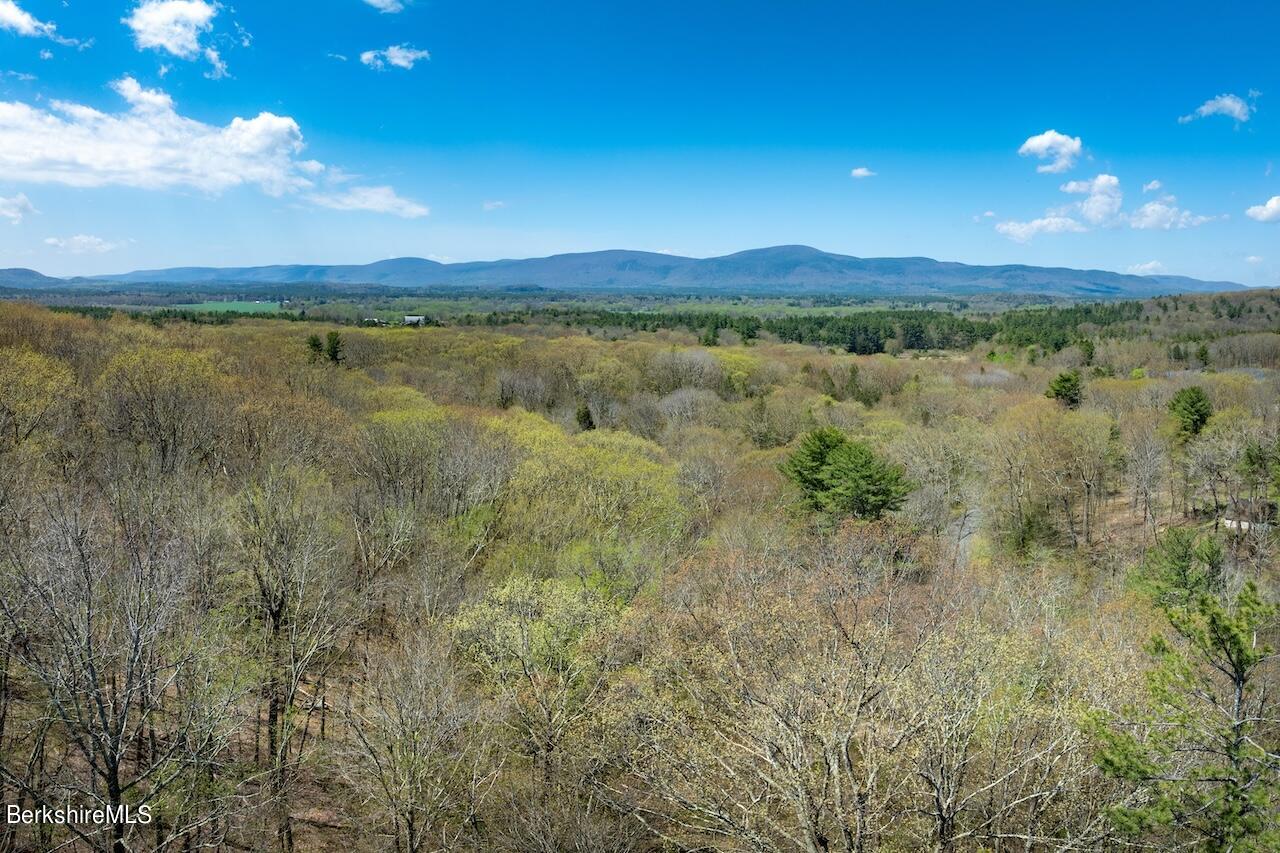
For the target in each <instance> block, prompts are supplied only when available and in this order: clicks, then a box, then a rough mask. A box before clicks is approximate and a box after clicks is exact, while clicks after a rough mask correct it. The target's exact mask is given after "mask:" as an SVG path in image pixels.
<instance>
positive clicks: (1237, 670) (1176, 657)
mask: <svg viewBox="0 0 1280 853" xmlns="http://www.w3.org/2000/svg"><path fill="white" fill-rule="evenodd" d="M1188 542H1189V540H1188V539H1186V538H1182V539H1180V540H1179V541H1178V542H1177V543H1176V544H1175V547H1174V549H1173V551H1174V553H1175V557H1174V559H1173V561H1172V562H1173V563H1174V564H1182V565H1183V566H1186V561H1185V557H1186V556H1188V555H1187V553H1186V550H1185V548H1184V546H1185V545H1187V544H1188ZM1162 559H1163V558H1162ZM1192 562H1194V560H1193V561H1192ZM1152 583H1153V585H1154V590H1153V591H1154V592H1156V603H1157V606H1158V607H1159V608H1160V611H1161V612H1162V613H1163V614H1164V616H1165V618H1166V620H1167V623H1168V626H1169V629H1170V631H1169V632H1168V634H1167V635H1157V636H1156V637H1154V638H1153V639H1152V640H1151V642H1150V643H1149V644H1148V652H1149V653H1150V655H1151V656H1152V659H1153V661H1154V663H1155V667H1154V669H1153V670H1152V672H1150V673H1149V676H1148V693H1149V697H1150V702H1149V704H1148V706H1147V707H1146V708H1144V709H1132V710H1130V711H1129V712H1128V713H1127V714H1126V716H1127V717H1128V719H1124V720H1106V719H1104V718H1103V717H1102V716H1100V715H1095V716H1094V717H1092V718H1091V725H1092V727H1093V729H1094V732H1095V734H1096V735H1097V737H1098V739H1099V741H1100V743H1101V747H1100V749H1099V750H1098V752H1097V756H1096V757H1097V760H1098V763H1099V765H1100V767H1101V768H1102V770H1103V771H1104V772H1105V773H1107V774H1109V775H1111V776H1115V777H1118V778H1121V779H1127V780H1130V781H1132V782H1136V783H1139V784H1140V785H1142V786H1144V790H1142V791H1141V792H1140V796H1139V797H1136V798H1134V800H1133V803H1134V804H1133V805H1128V804H1126V805H1123V806H1117V807H1114V808H1112V809H1111V810H1110V816H1111V818H1112V820H1113V821H1114V823H1115V824H1116V826H1117V828H1118V829H1120V830H1121V831H1122V832H1125V833H1127V834H1130V835H1134V836H1138V837H1140V838H1143V839H1145V840H1148V841H1150V842H1153V843H1156V844H1159V845H1161V846H1162V848H1163V849H1173V848H1175V847H1176V848H1184V847H1194V848H1196V849H1202V850H1210V851H1269V850H1277V849H1280V824H1278V823H1277V815H1278V814H1280V753H1278V752H1277V751H1276V743H1275V738H1274V723H1275V719H1276V716H1277V709H1276V708H1275V702H1274V699H1273V698H1272V693H1273V691H1269V690H1268V689H1267V688H1266V686H1265V683H1266V680H1267V679H1268V678H1271V677H1274V676H1273V675H1270V674H1268V673H1266V672H1265V670H1267V669H1268V668H1274V665H1275V662H1276V655H1275V652H1274V650H1273V649H1271V648H1270V647H1269V646H1267V645H1266V644H1265V643H1263V642H1261V640H1260V638H1259V634H1260V633H1261V632H1262V631H1263V630H1265V629H1267V628H1268V627H1269V626H1271V625H1272V624H1273V623H1274V619H1275V616H1276V607H1275V606H1274V605H1272V604H1268V603H1266V602H1265V601H1263V599H1262V596H1261V595H1260V594H1259V592H1258V589H1257V587H1256V586H1255V585H1254V583H1253V582H1252V581H1249V582H1248V583H1246V584H1245V585H1244V587H1243V588H1242V589H1241V590H1240V592H1239V593H1238V594H1237V595H1235V597H1234V598H1232V599H1229V600H1225V601H1224V600H1223V599H1222V598H1221V597H1220V596H1219V595H1215V594H1214V593H1212V592H1211V591H1208V589H1209V587H1211V586H1212V584H1211V583H1210V579H1209V578H1208V577H1207V576H1206V575H1204V574H1203V573H1198V572H1195V571H1192V572H1191V573H1189V574H1187V575H1185V576H1180V573H1179V572H1176V571H1175V572H1167V573H1163V574H1157V575H1156V576H1155V578H1154V579H1153V580H1152Z"/></svg>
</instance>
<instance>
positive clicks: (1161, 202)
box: [1129, 195, 1213, 231]
mask: <svg viewBox="0 0 1280 853" xmlns="http://www.w3.org/2000/svg"><path fill="white" fill-rule="evenodd" d="M1212 220H1213V217H1212V216H1197V215H1195V214H1194V213H1192V212H1191V211H1189V210H1183V209H1182V208H1180V207H1178V199H1177V197H1176V196H1171V195H1167V196H1164V197H1162V198H1160V199H1157V200H1156V201H1149V202H1147V203H1146V204H1144V205H1143V206H1142V207H1140V208H1138V209H1137V210H1136V211H1134V212H1133V213H1132V214H1130V216H1129V225H1131V226H1132V227H1134V228H1136V229H1138V230H1139V231H1150V230H1157V229H1158V230H1161V231H1172V230H1175V229H1177V230H1181V229H1183V228H1194V227H1195V226H1197V225H1203V224H1204V223H1206V222H1210V221H1212Z"/></svg>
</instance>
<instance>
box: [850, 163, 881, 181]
mask: <svg viewBox="0 0 1280 853" xmlns="http://www.w3.org/2000/svg"><path fill="white" fill-rule="evenodd" d="M849 175H850V176H851V177H854V178H857V179H858V180H862V179H863V178H874V177H875V176H876V173H875V172H873V171H871V170H870V169H868V168H867V167H866V166H859V167H858V168H856V169H854V170H853V171H852V172H850V173H849Z"/></svg>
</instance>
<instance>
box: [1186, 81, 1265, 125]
mask: <svg viewBox="0 0 1280 853" xmlns="http://www.w3.org/2000/svg"><path fill="white" fill-rule="evenodd" d="M1260 94H1261V93H1260V92H1256V91H1254V90H1252V89H1250V90H1249V97H1250V98H1256V97H1258V95H1260ZM1256 110H1257V107H1255V106H1254V105H1253V104H1251V103H1249V102H1247V101H1245V99H1244V98H1242V97H1240V96H1239V95H1219V96H1218V97H1216V98H1210V99H1209V100H1207V101H1205V102H1204V103H1203V104H1201V105H1200V106H1199V107H1197V108H1196V111H1195V112H1193V113H1191V114H1190V115H1185V116H1180V117H1179V118H1178V124H1186V123H1188V122H1192V121H1195V120H1196V119H1198V118H1207V117H1209V116H1227V117H1228V118H1232V119H1235V120H1236V121H1237V122H1244V121H1248V120H1249V117H1250V116H1251V115H1253V113H1254V112H1255V111H1256Z"/></svg>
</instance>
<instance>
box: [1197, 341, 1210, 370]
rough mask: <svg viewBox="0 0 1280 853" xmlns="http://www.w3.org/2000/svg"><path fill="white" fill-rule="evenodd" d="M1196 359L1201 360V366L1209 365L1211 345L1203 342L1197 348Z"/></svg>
mask: <svg viewBox="0 0 1280 853" xmlns="http://www.w3.org/2000/svg"><path fill="white" fill-rule="evenodd" d="M1196 361H1198V362H1200V366H1201V367H1208V366H1209V345H1208V344H1201V345H1200V346H1199V347H1198V348H1197V349H1196Z"/></svg>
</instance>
